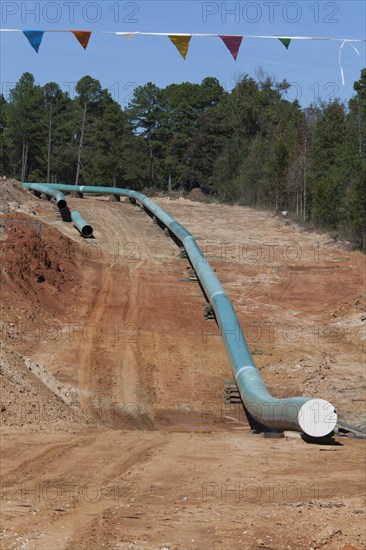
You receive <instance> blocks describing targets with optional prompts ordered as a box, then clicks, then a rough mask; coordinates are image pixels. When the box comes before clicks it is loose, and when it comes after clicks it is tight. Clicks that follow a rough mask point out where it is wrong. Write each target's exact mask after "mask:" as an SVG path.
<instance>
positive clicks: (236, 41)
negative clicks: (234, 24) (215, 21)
mask: <svg viewBox="0 0 366 550" xmlns="http://www.w3.org/2000/svg"><path fill="white" fill-rule="evenodd" d="M220 38H221V40H222V41H223V43H224V44H225V46H226V47H227V49H228V50H229V52H230V53H231V55H232V56H233V58H234V59H235V61H236V58H237V57H238V53H239V48H240V44H241V41H242V40H243V37H242V36H222V35H220Z"/></svg>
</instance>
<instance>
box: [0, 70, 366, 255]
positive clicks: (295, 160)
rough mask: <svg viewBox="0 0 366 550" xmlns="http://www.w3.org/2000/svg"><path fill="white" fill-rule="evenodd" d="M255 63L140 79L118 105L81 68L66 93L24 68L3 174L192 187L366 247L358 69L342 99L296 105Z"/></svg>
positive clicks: (5, 132) (2, 117)
mask: <svg viewBox="0 0 366 550" xmlns="http://www.w3.org/2000/svg"><path fill="white" fill-rule="evenodd" d="M288 87H289V84H288V83H287V82H286V81H283V82H281V83H275V82H274V81H273V79H271V78H270V77H268V76H266V75H265V74H264V73H263V72H261V71H259V72H258V75H257V78H256V79H253V78H251V77H250V76H248V75H243V76H241V77H240V78H239V79H238V81H237V83H236V85H235V87H234V88H233V90H232V91H230V92H227V91H225V90H224V89H223V87H222V86H221V85H220V83H219V81H218V80H217V79H216V78H213V77H207V78H205V79H204V80H203V81H202V82H201V84H193V83H189V82H183V83H181V84H170V85H168V86H166V87H165V88H159V87H158V86H156V85H155V84H153V83H151V82H149V83H147V84H145V85H143V86H138V87H137V88H136V89H135V90H134V93H133V96H132V99H131V101H130V103H129V104H128V106H127V107H126V108H125V109H122V108H121V106H120V105H119V104H118V103H117V102H116V101H114V99H113V98H112V96H111V95H110V93H109V92H108V91H107V90H106V89H103V88H102V86H101V84H100V82H99V81H98V80H96V79H94V78H92V77H90V76H84V77H83V78H81V79H80V80H79V82H78V83H77V85H76V88H75V89H76V95H75V97H74V98H70V97H69V95H68V94H67V93H66V92H64V91H62V90H61V88H60V86H59V85H58V84H57V83H55V82H50V83H47V84H45V85H44V86H39V85H37V84H36V83H35V79H34V76H33V75H32V74H30V73H24V74H23V75H22V76H21V78H20V79H19V81H18V82H17V84H16V85H15V86H14V88H12V90H11V91H10V94H9V97H8V98H7V99H5V98H4V96H1V95H0V130H1V141H0V163H1V169H0V170H1V171H2V173H3V174H4V175H6V176H9V177H15V178H19V179H20V180H21V181H25V180H27V181H48V182H59V183H69V184H80V185H82V184H87V185H107V186H113V185H114V186H119V187H123V186H124V187H129V188H133V189H138V190H143V189H146V188H152V189H154V190H159V189H161V190H167V191H175V190H178V189H179V190H182V191H186V192H189V191H191V190H192V189H194V188H196V187H199V188H201V190H202V191H203V192H204V193H205V194H206V195H208V196H214V197H215V200H219V201H223V202H235V203H239V204H244V205H248V206H254V207H260V208H271V209H274V210H277V211H278V210H282V211H283V210H287V211H289V212H291V213H293V215H294V217H296V218H297V219H298V220H299V221H302V222H306V223H310V224H312V225H313V226H315V227H319V228H324V229H327V230H333V231H336V232H337V233H338V234H340V235H342V236H343V237H346V238H348V239H349V240H351V241H352V242H353V243H355V244H356V245H357V246H358V247H360V248H363V249H365V223H366V204H365V201H366V199H365V197H366V69H362V71H361V76H360V79H359V80H358V81H356V82H355V83H354V91H355V94H354V96H353V97H352V98H351V99H350V100H349V102H348V104H347V105H346V104H344V103H342V102H341V101H339V100H333V101H331V102H328V103H325V104H312V105H310V106H309V107H308V108H305V109H304V108H301V106H300V104H299V103H298V101H292V102H291V101H288V100H287V99H286V90H287V89H288Z"/></svg>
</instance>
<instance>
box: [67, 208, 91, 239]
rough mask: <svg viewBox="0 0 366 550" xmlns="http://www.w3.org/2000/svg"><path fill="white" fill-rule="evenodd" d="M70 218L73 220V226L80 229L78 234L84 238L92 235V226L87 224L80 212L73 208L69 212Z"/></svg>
mask: <svg viewBox="0 0 366 550" xmlns="http://www.w3.org/2000/svg"><path fill="white" fill-rule="evenodd" d="M71 219H72V221H73V222H74V225H75V227H76V228H77V229H78V230H79V231H80V234H81V235H82V236H83V237H85V238H90V237H92V236H93V228H92V226H91V225H89V224H88V223H87V222H86V221H85V220H84V218H83V217H82V215H81V214H80V212H78V211H77V210H73V211H72V212H71Z"/></svg>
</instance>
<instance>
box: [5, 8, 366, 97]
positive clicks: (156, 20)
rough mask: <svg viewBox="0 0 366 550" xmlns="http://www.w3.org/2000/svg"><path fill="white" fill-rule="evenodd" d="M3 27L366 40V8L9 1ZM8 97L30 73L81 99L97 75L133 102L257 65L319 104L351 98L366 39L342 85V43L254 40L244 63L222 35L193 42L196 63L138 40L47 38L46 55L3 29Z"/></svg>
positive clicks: (228, 81) (164, 44) (155, 40)
mask: <svg viewBox="0 0 366 550" xmlns="http://www.w3.org/2000/svg"><path fill="white" fill-rule="evenodd" d="M1 9H2V12H1V21H2V24H1V27H2V28H13V29H32V30H34V29H40V30H45V29H50V30H51V29H53V30H57V29H80V30H82V29H85V30H92V31H93V30H95V31H101V30H104V31H107V30H110V31H131V32H133V31H145V32H169V33H173V34H174V32H177V33H179V32H183V33H185V32H188V33H190V32H192V33H218V34H239V35H240V34H252V35H280V36H281V35H282V36H319V37H339V38H365V26H366V7H365V2H363V1H362V0H345V1H335V2H332V1H325V2H322V1H312V0H311V1H307V0H298V1H294V2H292V1H281V0H273V1H271V0H268V1H265V0H264V1H249V0H248V1H228V2H223V1H221V0H220V1H198V0H192V1H189V0H188V1H187V0H185V1H180V0H176V1H172V0H165V1H155V0H142V1H140V0H136V1H135V0H133V1H128V0H126V1H125V0H123V1H122V0H103V1H89V0H58V1H48V0H43V1H13V0H9V1H8V0H2V5H1ZM0 39H1V75H0V77H1V91H2V92H3V93H4V95H5V96H7V95H8V91H9V88H11V87H12V86H13V85H14V83H15V82H16V81H17V80H18V79H19V77H20V76H21V74H22V73H23V72H25V71H28V72H31V73H33V74H34V76H35V78H36V81H37V82H38V83H40V84H42V85H43V84H45V83H46V82H50V81H55V82H58V83H59V84H60V86H61V87H62V89H63V90H65V91H68V92H69V93H70V95H73V93H74V88H75V84H76V82H77V81H78V80H79V79H80V78H81V77H82V76H84V75H86V74H90V75H91V76H93V77H94V78H97V79H99V80H100V81H101V83H102V85H103V87H105V88H108V89H109V90H110V92H111V93H112V95H113V97H114V98H115V99H116V100H118V101H119V102H120V103H121V104H122V105H123V106H125V105H127V103H128V101H129V99H130V98H131V96H132V92H133V89H134V88H135V87H136V86H137V85H141V84H144V83H146V82H149V81H151V82H154V83H155V84H157V85H158V86H161V87H163V86H166V85H167V84H169V83H171V82H183V81H190V82H201V81H202V79H203V78H205V77H206V76H215V77H216V78H218V80H219V81H220V82H221V83H222V85H223V86H224V87H225V88H226V89H227V90H230V89H232V87H233V85H234V83H235V80H236V79H237V78H238V76H239V75H240V74H243V73H248V74H249V75H250V76H253V77H254V78H255V75H256V69H257V68H258V67H262V68H263V69H264V71H266V72H267V73H269V74H270V75H273V76H274V77H275V80H276V81H281V80H282V79H284V78H286V79H287V80H288V81H289V82H291V83H292V86H291V88H290V90H289V92H288V98H289V99H295V98H297V99H299V101H300V103H301V104H302V105H303V106H306V105H309V104H310V103H311V102H312V101H314V100H315V99H317V98H320V99H321V100H324V101H326V100H328V99H331V98H333V97H340V98H341V99H343V100H347V99H349V98H350V97H351V96H352V94H353V89H352V87H353V82H354V81H355V80H357V79H358V78H359V77H360V71H361V68H362V67H365V66H366V53H365V43H361V44H355V46H356V47H357V49H358V50H359V53H360V55H359V56H358V55H357V54H356V52H354V50H353V49H352V48H351V47H350V46H349V45H346V46H345V47H344V49H343V53H342V64H343V69H344V77H345V81H346V84H345V86H343V85H342V81H341V74H340V67H339V60H338V56H339V47H340V43H337V42H322V41H293V42H292V43H291V44H290V47H289V49H288V50H286V49H285V47H284V46H283V45H282V44H281V43H280V42H279V41H276V40H264V39H249V38H248V39H244V40H243V43H242V46H241V49H240V52H239V55H238V58H237V61H236V62H235V61H234V60H233V58H232V57H231V55H230V53H229V51H228V50H227V49H226V47H225V45H224V44H223V42H222V41H221V40H220V39H219V38H201V37H193V38H192V40H191V44H190V48H189V52H188V56H187V59H186V61H184V60H183V59H182V58H181V56H180V55H179V53H178V51H177V50H176V49H175V47H174V46H173V45H172V44H171V43H170V41H169V39H168V38H167V37H155V36H136V37H134V38H132V39H130V40H128V39H126V38H123V37H120V36H114V35H103V34H93V35H92V36H91V39H90V42H89V46H88V49H87V50H86V51H84V50H83V49H82V47H81V46H80V45H79V44H78V42H77V41H76V38H75V37H74V36H73V35H72V34H68V33H52V34H51V33H46V34H45V35H44V38H43V42H42V44H41V47H40V50H39V53H38V54H36V53H35V52H34V50H33V49H32V48H31V46H30V45H29V43H28V42H27V40H26V38H25V37H24V35H23V34H21V33H1V34H0Z"/></svg>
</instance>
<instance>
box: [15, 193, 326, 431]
mask: <svg viewBox="0 0 366 550" xmlns="http://www.w3.org/2000/svg"><path fill="white" fill-rule="evenodd" d="M34 185H35V184H29V183H24V184H23V186H24V187H26V188H28V189H34V188H35V187H34ZM37 185H38V184H37ZM41 185H42V187H43V186H46V187H47V188H48V189H52V190H55V191H56V190H58V191H70V192H74V191H79V192H81V193H90V194H93V193H95V194H105V195H120V196H125V197H129V198H131V199H134V200H136V201H138V202H139V203H140V204H142V205H143V207H144V208H145V209H146V210H148V211H150V212H151V213H152V214H153V215H154V216H156V218H158V219H159V220H160V222H161V223H162V224H163V225H164V226H165V227H167V228H168V229H169V231H170V232H171V233H172V234H174V235H175V236H176V237H177V239H179V240H180V241H181V243H182V244H183V246H184V248H185V250H186V252H187V255H188V257H189V260H190V262H191V264H192V266H193V268H194V270H195V272H196V274H197V277H198V278H199V281H200V283H201V285H202V287H203V289H204V292H205V294H206V297H207V299H208V301H209V302H210V304H211V307H212V309H213V311H214V312H215V316H216V320H217V323H218V325H219V328H220V333H221V338H222V340H223V342H224V344H225V347H226V351H227V354H228V357H229V360H230V364H231V369H232V372H233V376H234V378H235V381H236V384H237V386H238V389H239V392H240V395H241V397H242V400H243V403H244V405H245V407H246V409H247V411H248V412H249V413H250V415H251V416H252V417H253V418H254V419H255V420H256V421H257V422H259V423H260V424H263V425H264V426H266V427H267V428H269V429H273V430H280V431H282V430H294V431H299V432H303V433H305V434H307V435H310V436H312V437H323V436H325V435H327V434H329V433H331V432H332V431H333V429H334V427H335V426H336V423H337V414H336V411H335V409H334V407H333V405H332V404H331V403H329V402H328V401H326V400H324V399H320V398H310V397H286V398H283V399H277V398H275V397H273V396H271V395H270V393H269V392H268V390H267V388H266V386H265V384H264V382H263V379H262V377H261V375H260V373H259V370H258V369H257V368H256V366H255V364H254V361H253V358H252V356H251V353H250V351H249V347H248V344H247V342H246V339H245V336H244V333H243V330H242V328H241V326H240V322H239V320H238V317H237V315H236V313H235V310H234V308H233V305H232V303H231V301H230V299H229V297H228V296H227V294H226V292H225V290H224V288H223V287H222V285H221V283H220V281H219V280H218V278H217V277H216V275H215V273H214V271H213V269H212V268H211V266H210V264H209V263H208V261H207V260H206V258H205V257H204V255H203V254H202V252H201V250H200V248H199V246H198V245H197V243H196V241H195V239H194V238H193V236H192V235H191V233H189V231H187V230H186V229H185V228H184V227H183V226H182V225H180V224H179V223H178V222H177V221H175V220H174V219H173V218H172V217H171V216H170V215H169V214H168V213H167V212H165V211H164V210H163V209H162V208H160V206H158V205H157V204H156V203H154V202H153V201H152V200H151V199H149V198H148V197H146V196H145V195H143V194H142V193H139V192H137V191H132V190H130V189H121V188H116V187H95V186H84V185H81V186H75V185H59V184H41ZM207 368H209V367H207Z"/></svg>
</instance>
